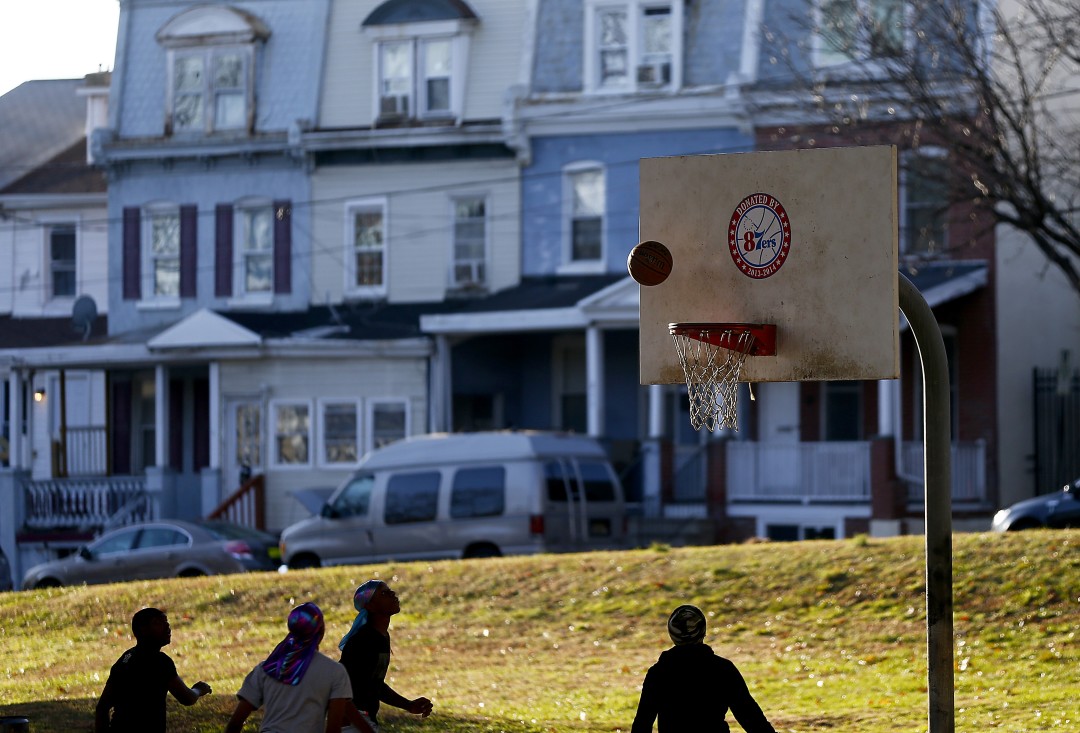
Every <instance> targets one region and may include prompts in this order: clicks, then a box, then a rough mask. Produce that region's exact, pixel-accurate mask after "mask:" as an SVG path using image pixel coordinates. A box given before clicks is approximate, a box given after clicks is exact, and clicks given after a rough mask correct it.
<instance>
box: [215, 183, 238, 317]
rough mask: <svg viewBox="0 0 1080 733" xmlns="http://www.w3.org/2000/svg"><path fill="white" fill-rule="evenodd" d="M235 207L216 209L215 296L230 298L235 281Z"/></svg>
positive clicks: (221, 206) (223, 205)
mask: <svg viewBox="0 0 1080 733" xmlns="http://www.w3.org/2000/svg"><path fill="white" fill-rule="evenodd" d="M232 273H233V207H232V204H218V205H217V207H216V208H215V209H214V295H215V296H216V297H218V298H228V297H230V296H231V295H232V281H233V274H232Z"/></svg>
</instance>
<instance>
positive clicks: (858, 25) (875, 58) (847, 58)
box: [811, 0, 912, 69]
mask: <svg viewBox="0 0 1080 733" xmlns="http://www.w3.org/2000/svg"><path fill="white" fill-rule="evenodd" d="M829 2H836V0H815V2H814V6H813V20H814V27H813V30H812V34H811V35H812V39H811V48H812V53H811V59H812V63H813V66H814V68H815V69H837V68H839V69H843V68H844V67H845V66H852V65H859V64H867V63H870V64H873V63H888V62H889V61H890V60H891V59H893V58H896V56H898V55H899V54H902V53H904V52H905V51H907V50H908V49H909V48H911V43H912V39H911V38H910V37H909V31H908V26H907V22H906V21H907V15H908V13H909V12H910V11H909V9H908V7H907V4H906V3H904V2H902V0H847V2H850V4H851V5H852V6H853V11H854V18H853V21H854V22H855V34H856V35H855V39H854V42H853V47H852V49H851V51H850V52H847V51H845V50H843V49H829V48H826V38H825V36H824V35H823V34H822V32H821V29H822V25H823V23H824V22H825V21H824V18H825V16H824V13H825V10H824V7H823V6H824V5H825V4H827V3H829ZM885 4H895V5H896V6H898V7H899V10H900V11H901V12H902V13H903V17H902V18H901V24H900V33H901V36H902V37H901V38H900V39H899V40H900V48H899V49H898V53H896V54H880V55H879V54H876V52H875V50H874V49H873V48H871V47H870V45H869V44H868V43H867V38H866V37H865V36H866V34H865V33H864V28H865V21H864V18H865V17H866V15H867V13H869V12H872V11H873V10H875V9H876V8H877V7H878V6H879V5H885Z"/></svg>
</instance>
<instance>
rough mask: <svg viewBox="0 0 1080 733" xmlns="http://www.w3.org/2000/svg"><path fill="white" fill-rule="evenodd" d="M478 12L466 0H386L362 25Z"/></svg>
mask: <svg viewBox="0 0 1080 733" xmlns="http://www.w3.org/2000/svg"><path fill="white" fill-rule="evenodd" d="M475 17H476V13H474V12H473V9H472V8H470V7H469V6H468V5H467V4H466V3H465V2H464V0H386V2H384V3H383V4H382V5H380V6H379V7H377V8H375V9H374V10H372V11H371V14H370V15H368V17H367V18H365V19H364V22H363V24H362V25H365V26H373V25H391V24H394V23H421V22H426V21H432V20H463V19H470V18H475Z"/></svg>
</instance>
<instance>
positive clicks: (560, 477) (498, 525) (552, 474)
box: [281, 431, 626, 568]
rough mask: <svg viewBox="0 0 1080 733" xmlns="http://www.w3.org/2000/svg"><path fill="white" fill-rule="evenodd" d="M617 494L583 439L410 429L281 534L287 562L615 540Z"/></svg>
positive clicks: (600, 458) (620, 503)
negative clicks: (415, 433) (310, 514)
mask: <svg viewBox="0 0 1080 733" xmlns="http://www.w3.org/2000/svg"><path fill="white" fill-rule="evenodd" d="M625 538H626V504H625V501H624V498H623V490H622V486H621V485H620V483H619V479H618V476H616V474H615V471H614V469H613V468H612V466H611V463H610V462H609V461H608V457H607V454H606V453H605V452H604V449H603V447H602V446H601V445H600V444H599V443H598V442H597V441H596V440H594V439H592V438H588V437H584V436H580V435H566V434H562V433H552V432H539V431H505V432H486V433H463V434H452V435H451V434H432V435H421V436H416V437H413V438H407V439H405V440H399V441H397V442H395V443H392V444H390V445H387V446H384V447H383V448H380V449H378V450H375V451H372V452H371V453H369V454H367V455H366V456H365V457H364V458H363V459H362V460H361V461H360V465H359V468H358V469H357V470H356V472H355V473H354V474H353V475H352V476H350V477H349V478H348V479H347V480H346V481H345V482H344V483H342V484H341V486H339V487H338V488H337V489H336V490H335V491H334V493H333V494H331V496H330V498H329V500H327V502H326V503H325V504H324V505H323V506H322V509H321V511H320V512H319V513H318V515H317V516H313V517H310V518H308V519H304V520H301V521H299V522H297V523H295V524H293V525H291V526H289V527H287V528H286V529H285V531H284V532H282V534H281V558H282V560H283V561H284V562H285V563H286V564H287V565H288V566H289V567H290V568H300V567H314V566H320V565H336V564H344V563H364V562H376V561H380V560H386V559H396V560H415V559H421V558H468V557H490V556H496V555H512V554H513V555H517V554H528V553H536V552H549V551H571V550H591V549H601V548H612V547H621V546H623V545H624V543H625Z"/></svg>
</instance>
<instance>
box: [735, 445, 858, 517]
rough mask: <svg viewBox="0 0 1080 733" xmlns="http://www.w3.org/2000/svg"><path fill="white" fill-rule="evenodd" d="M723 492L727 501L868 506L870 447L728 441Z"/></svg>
mask: <svg viewBox="0 0 1080 733" xmlns="http://www.w3.org/2000/svg"><path fill="white" fill-rule="evenodd" d="M727 492H728V499H729V500H730V501H783V502H801V503H805V504H809V503H813V502H837V501H844V502H869V501H870V444H869V443H865V442H815V443H758V442H753V441H731V442H729V443H728V445H727Z"/></svg>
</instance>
